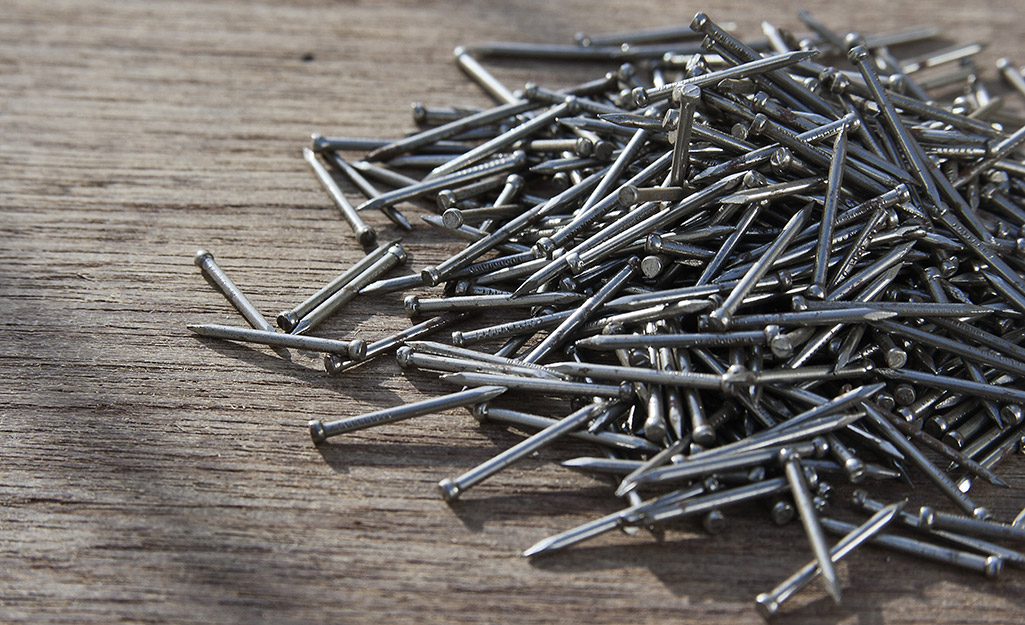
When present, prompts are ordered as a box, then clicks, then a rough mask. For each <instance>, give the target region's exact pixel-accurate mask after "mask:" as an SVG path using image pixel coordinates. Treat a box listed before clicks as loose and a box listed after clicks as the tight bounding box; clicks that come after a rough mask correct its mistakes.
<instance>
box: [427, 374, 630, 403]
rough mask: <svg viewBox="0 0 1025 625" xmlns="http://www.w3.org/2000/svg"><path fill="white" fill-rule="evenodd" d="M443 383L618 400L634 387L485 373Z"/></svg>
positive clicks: (456, 376)
mask: <svg viewBox="0 0 1025 625" xmlns="http://www.w3.org/2000/svg"><path fill="white" fill-rule="evenodd" d="M439 379H440V380H441V381H442V382H447V383H449V384H459V385H461V386H498V385H502V386H505V387H507V388H510V389H516V390H522V391H530V392H533V393H540V394H550V395H557V396H570V397H574V396H577V395H581V396H591V395H595V396H599V397H612V398H617V399H629V398H630V397H632V396H633V394H634V391H633V387H632V386H631V385H630V384H628V383H625V382H624V383H622V384H619V385H611V384H586V383H581V382H570V381H566V380H546V379H538V378H523V377H517V376H511V375H492V374H485V373H451V374H448V375H443V376H441V377H440V378H439Z"/></svg>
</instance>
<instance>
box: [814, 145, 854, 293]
mask: <svg viewBox="0 0 1025 625" xmlns="http://www.w3.org/2000/svg"><path fill="white" fill-rule="evenodd" d="M846 159H847V128H846V127H844V128H843V129H842V130H841V131H840V134H838V135H837V136H836V141H834V142H833V156H832V159H831V160H830V163H829V177H828V182H827V184H826V201H825V204H824V205H823V207H822V217H821V221H820V224H821V225H820V228H819V238H818V243H817V244H816V247H815V271H814V272H813V274H812V279H811V286H810V287H808V289H807V291H806V293H807V294H808V296H809V297H814V298H816V299H824V298H825V297H826V272H827V271H828V269H829V257H830V255H831V253H832V249H831V246H832V242H833V228H834V226H835V225H836V213H837V206H838V204H839V201H840V185H841V184H842V182H843V174H844V161H845V160H846Z"/></svg>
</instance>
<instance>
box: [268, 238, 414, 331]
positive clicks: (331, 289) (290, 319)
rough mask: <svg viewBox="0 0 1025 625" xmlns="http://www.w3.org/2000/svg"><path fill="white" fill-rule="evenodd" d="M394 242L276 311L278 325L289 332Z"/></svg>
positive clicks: (387, 249) (375, 260)
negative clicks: (290, 304)
mask: <svg viewBox="0 0 1025 625" xmlns="http://www.w3.org/2000/svg"><path fill="white" fill-rule="evenodd" d="M395 243H398V241H392V242H390V243H385V244H384V245H381V246H380V247H378V248H376V249H374V250H373V251H372V252H370V253H369V254H367V255H366V256H364V257H363V258H361V259H359V261H357V262H356V264H354V265H352V266H351V267H349V268H348V269H346V270H345V271H344V272H342V274H341V275H340V276H338V277H337V278H335V279H334V280H332V281H331V282H328V283H327V284H325V285H324V286H323V287H322V288H321V289H320V290H319V291H317V292H316V293H314V294H313V295H311V296H310V297H308V298H306V300H304V301H303V302H302V303H300V304H299V305H297V306H296V307H294V308H292V309H291V310H286V311H282V312H280V313H278V317H277V322H278V327H279V328H281V329H282V330H284V331H285V332H291V331H292V329H293V328H295V326H296V325H297V324H298V323H299V320H300V319H302V318H303V317H304V316H305V315H306V314H307V313H309V312H310V311H311V310H313V309H314V308H316V307H317V306H318V305H319V304H320V303H321V302H323V301H324V300H325V299H327V298H328V297H330V296H331V295H333V294H334V293H337V292H338V290H339V289H341V288H342V287H343V286H345V285H346V284H349V283H350V282H352V280H353V279H354V278H355V277H356V276H358V275H360V274H361V273H363V272H364V271H366V270H367V269H368V268H369V267H370V266H372V265H373V264H374V263H375V262H377V260H378V259H380V258H381V257H383V256H384V255H385V254H387V253H388V251H389V250H390V249H391V246H392V245H393V244H395ZM261 329H266V328H261Z"/></svg>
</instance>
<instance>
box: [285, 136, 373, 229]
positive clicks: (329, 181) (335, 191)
mask: <svg viewBox="0 0 1025 625" xmlns="http://www.w3.org/2000/svg"><path fill="white" fill-rule="evenodd" d="M303 158H304V159H305V160H306V163H307V164H308V165H309V166H310V169H312V170H313V173H314V174H316V176H317V180H318V181H320V185H321V186H322V187H324V190H325V191H327V194H328V195H329V196H331V200H332V201H334V203H335V206H337V207H338V210H339V211H340V212H341V213H342V217H344V218H345V221H347V222H348V223H349V226H351V227H352V230H353V232H355V233H356V240H358V241H359V243H360V245H372V244H373V243H374V241H375V240H376V239H377V232H375V231H374V229H373V228H371V227H370V226H368V225H366V224H365V223H363V219H362V218H361V217H360V216H359V214H358V213H357V212H356V209H355V208H353V206H352V204H350V203H349V200H347V199H346V198H345V194H344V193H342V190H341V188H339V187H338V183H336V182H335V180H334V178H333V177H331V172H329V171H328V170H327V168H326V167H324V165H323V164H322V163H321V162H320V160H318V159H317V155H316V154H315V153H314V152H313V150H311V149H309V148H303Z"/></svg>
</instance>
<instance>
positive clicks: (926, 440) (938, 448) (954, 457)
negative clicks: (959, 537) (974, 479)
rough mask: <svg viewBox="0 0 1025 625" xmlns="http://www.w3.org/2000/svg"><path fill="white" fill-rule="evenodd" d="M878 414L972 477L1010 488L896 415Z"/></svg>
mask: <svg viewBox="0 0 1025 625" xmlns="http://www.w3.org/2000/svg"><path fill="white" fill-rule="evenodd" d="M879 414H881V415H882V416H883V417H884V418H886V419H887V421H889V422H890V424H891V425H893V427H895V428H897V429H898V430H900V432H901V434H903V435H905V436H907V437H909V438H911V439H912V440H913V441H915V442H917V443H921V444H922V445H924V446H926V447H928V448H929V449H932V450H933V451H935V452H936V453H938V454H940V455H941V456H943V457H945V458H947V459H948V460H950V461H951V462H955V463H957V464H958V466H961V467H963V468H964V469H965V470H967V471H969V472H971V473H972V474H973V475H976V476H979V477H982V478H984V479H985V480H986V481H988V482H989V483H991V484H993V485H995V486H1001V487H1004V488H1007V487H1009V486H1010V485H1009V484H1007V482H1005V481H1003V480H1002V479H1000V477H998V476H997V475H996V474H995V473H993V472H992V471H990V470H989V469H987V468H986V467H984V466H982V465H980V464H979V463H978V462H975V461H974V460H972V459H971V458H969V457H968V456H966V455H964V454H962V453H960V452H958V451H957V450H956V449H952V448H951V447H950V446H948V445H944V444H943V443H942V442H940V441H939V440H937V439H936V438H934V437H932V436H930V435H929V434H927V433H925V432H923V431H921V430H919V429H918V428H916V427H915V426H914V425H912V424H911V423H908V422H907V421H904V420H903V419H900V418H898V417H897V416H896V415H893V414H887V411H885V410H880V411H879Z"/></svg>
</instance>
